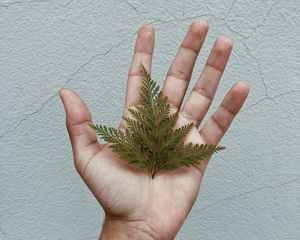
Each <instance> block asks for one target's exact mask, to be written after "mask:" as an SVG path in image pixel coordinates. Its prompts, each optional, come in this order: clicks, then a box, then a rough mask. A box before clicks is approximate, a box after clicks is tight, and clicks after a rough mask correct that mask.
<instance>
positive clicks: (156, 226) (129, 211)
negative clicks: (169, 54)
mask: <svg viewBox="0 0 300 240" xmlns="http://www.w3.org/2000/svg"><path fill="white" fill-rule="evenodd" d="M207 31H208V24H207V23H206V22H205V21H203V20H195V21H193V22H192V24H191V25H190V28H189V30H188V32H187V34H186V36H185V38H184V40H183V42H182V44H181V46H180V48H179V50H178V53H177V55H176V57H175V59H174V61H173V63H172V64H171V66H170V69H169V71H168V73H167V77H166V80H165V82H164V85H163V88H162V90H163V93H164V94H165V95H167V96H168V99H169V101H170V104H171V106H172V110H173V111H177V110H179V111H180V113H179V119H178V122H177V124H178V126H181V125H184V124H186V123H189V122H193V123H194V127H193V129H192V130H191V132H190V133H189V134H188V136H187V141H190V142H193V143H207V144H211V145H217V144H218V143H219V141H220V140H221V138H222V137H223V136H224V134H225V132H226V131H227V130H228V128H229V126H230V124H231V122H232V120H233V118H234V117H235V115H236V114H237V113H238V112H239V110H240V108H241V107H242V105H243V103H244V101H245V99H246V97H247V95H248V92H249V87H248V85H247V84H246V83H245V82H243V81H240V82H237V83H236V84H235V85H234V86H233V87H232V88H231V89H230V90H229V92H228V93H227V95H226V96H225V97H224V99H223V101H222V103H221V105H220V106H219V108H218V109H217V110H216V112H215V113H214V114H213V115H212V116H211V117H210V118H209V119H208V121H207V122H206V123H205V124H204V125H203V127H202V128H201V129H198V127H199V125H200V123H201V121H202V120H203V118H204V116H205V114H206V113H207V111H208V108H209V107H210V105H211V102H212V100H213V98H214V95H215V93H216V89H217V86H218V84H219V81H220V78H221V76H222V73H223V71H224V69H225V66H226V63H227V61H228V58H229V55H230V52H231V49H232V41H231V40H230V39H229V38H227V37H225V36H221V37H219V38H218V39H217V40H216V41H215V44H214V46H213V48H212V50H211V53H210V55H209V57H208V60H207V63H206V65H205V67H204V69H203V71H202V73H201V75H200V76H199V79H198V81H197V83H196V85H195V86H194V88H193V91H192V92H191V94H190V96H189V97H188V99H187V101H186V102H185V104H184V105H183V107H181V106H182V101H183V98H184V95H185V93H186V90H187V87H188V84H189V81H190V78H191V75H192V70H193V67H194V64H195V61H196V58H197V56H198V53H199V51H200V49H201V47H202V44H203V42H204V39H205V37H206V34H207ZM153 48H154V28H153V27H152V26H151V25H145V26H142V27H141V28H140V30H139V33H138V36H137V40H136V45H135V52H134V56H133V59H132V64H131V66H130V69H129V74H128V83H127V92H126V100H125V105H124V112H123V115H128V111H127V110H126V109H128V107H130V106H133V105H137V104H138V103H139V88H140V85H141V82H142V77H143V76H142V71H141V67H140V63H143V64H144V66H145V67H146V69H147V70H148V71H149V72H150V69H151V60H152V53H153ZM60 96H61V99H62V101H63V104H64V107H65V111H66V116H67V117H66V118H67V128H68V132H69V135H70V139H71V143H72V149H73V156H74V163H75V167H76V169H77V171H78V172H79V174H80V175H81V177H82V178H83V180H84V181H85V183H86V184H87V186H88V187H89V188H90V190H91V191H92V192H93V194H94V195H95V197H96V198H97V200H98V201H99V203H100V204H101V206H102V207H103V209H104V211H105V221H104V226H103V230H102V233H101V236H100V239H173V238H174V237H175V235H176V233H177V232H178V230H179V229H180V227H181V226H182V224H183V222H184V220H185V218H186V217H187V215H188V213H189V211H190V209H191V208H192V206H193V204H194V201H195V199H196V198H197V195H198V192H199V187H200V183H201V179H202V177H203V174H204V171H205V168H206V166H207V163H208V160H209V159H206V160H205V161H201V162H200V163H199V165H198V166H197V167H191V168H188V167H184V168H180V169H178V170H175V171H165V170H163V171H160V172H159V173H158V174H157V175H156V176H155V178H154V179H151V178H150V177H149V175H148V173H147V172H146V171H143V170H141V169H139V168H137V167H135V166H134V165H129V164H128V163H127V162H125V161H124V160H122V159H119V158H118V156H117V155H116V154H115V153H114V152H112V150H111V149H110V148H109V147H108V145H107V144H100V143H98V141H97V137H96V135H95V132H94V130H92V129H91V128H90V127H89V126H88V122H89V121H92V118H91V114H90V112H89V110H88V108H87V107H86V105H85V104H84V103H83V101H82V100H81V99H80V98H79V96H78V95H76V94H75V93H74V92H72V91H71V90H68V89H64V90H62V91H61V92H60ZM124 127H125V124H124V122H123V120H121V122H120V126H119V128H120V129H124Z"/></svg>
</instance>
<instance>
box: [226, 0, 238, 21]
mask: <svg viewBox="0 0 300 240" xmlns="http://www.w3.org/2000/svg"><path fill="white" fill-rule="evenodd" d="M236 2H237V0H234V1H233V2H232V4H231V6H230V8H229V10H228V11H227V13H226V14H225V16H224V20H225V19H226V18H227V17H228V15H229V14H230V13H231V11H232V9H233V7H234V5H235V4H236Z"/></svg>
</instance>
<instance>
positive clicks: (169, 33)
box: [0, 0, 300, 240]
mask: <svg viewBox="0 0 300 240" xmlns="http://www.w3.org/2000/svg"><path fill="white" fill-rule="evenodd" d="M196 18H203V19H205V20H207V21H208V22H209V25H210V30H209V34H208V37H207V40H206V42H205V44H204V47H203V50H202V52H201V54H200V57H199V59H198V61H197V63H196V67H195V71H194V74H193V79H192V80H191V84H190V88H189V90H188V92H189V91H190V89H191V88H192V86H193V84H195V82H196V80H197V76H198V75H199V73H200V71H201V69H202V67H203V64H204V63H205V61H206V57H207V56H208V54H209V50H210V47H211V46H212V44H213V41H214V40H215V39H216V37H217V36H218V35H221V34H225V35H227V36H229V37H231V38H232V39H233V42H234V49H233V52H232V55H231V58H230V61H229V63H228V65H227V69H226V71H225V73H224V76H223V78H222V82H221V84H220V87H219V90H218V94H217V96H216V98H215V101H214V103H213V105H212V110H214V109H215V108H216V106H217V105H218V104H219V103H220V101H221V99H222V97H223V96H224V94H225V92H226V91H227V90H228V88H229V87H230V86H231V85H232V84H233V83H234V82H236V81H237V80H240V79H244V80H246V81H247V82H248V83H249V85H250V88H251V91H250V95H249V98H248V99H247V102H246V104H245V106H244V107H243V109H242V111H241V113H240V114H239V116H238V117H237V119H236V120H235V121H234V124H233V125H232V127H231V128H230V131H229V133H228V134H227V135H226V136H225V137H224V139H223V140H222V144H223V145H225V146H227V149H226V151H224V152H222V153H220V154H218V155H216V156H215V157H214V158H213V160H212V161H211V162H210V164H209V167H208V169H207V172H206V175H205V177H204V179H203V184H202V187H201V191H200V195H199V196H198V198H197V200H196V202H195V205H194V207H193V208H192V211H191V213H190V215H189V216H188V218H187V220H186V222H185V224H184V225H183V227H182V228H181V230H180V232H179V233H178V235H177V238H176V239H192V240H193V239H207V240H210V239H230V240H235V239H236V240H238V239H245V240H248V239H249V240H252V239H280V240H284V239H286V240H287V239H289V240H296V239H300V230H299V225H300V195H299V192H300V161H299V160H300V157H299V156H300V150H299V147H298V142H299V139H300V118H299V115H300V80H299V76H300V60H299V53H300V45H299V42H300V24H299V23H300V2H299V1H283V0H264V1H258V0H249V1H242V0H231V1H228V0H220V1H216V0H207V1H201V0H199V1H186V0H182V1H162V0H155V1H136V0H124V1H121V0H120V1H116V0H114V1H94V0H91V1H90V0H65V1H63V0H62V1H59V0H18V1H13V0H0V49H1V50H0V80H1V88H0V99H1V104H0V119H1V127H0V181H1V185H0V194H1V198H0V239H1V240H2V239H3V240H6V239H54V240H55V239H78V240H79V239H96V238H97V237H98V235H99V232H100V230H101V224H102V221H103V216H104V214H103V211H102V209H101V208H100V206H99V205H98V203H97V202H96V200H95V199H94V197H93V196H92V194H91V193H90V191H89V190H88V189H87V187H86V186H85V185H84V183H83V182H82V181H81V179H80V177H79V176H78V175H77V173H76V170H75V169H74V166H73V161H72V152H71V147H70V143H69V140H68V135H67V132H66V129H65V114H64V111H63V106H62V104H61V102H60V99H59V97H58V91H59V90H60V89H61V88H63V87H68V88H72V89H74V90H75V91H76V92H77V93H78V94H80V96H81V97H82V98H83V99H84V101H85V102H86V103H87V105H88V106H89V108H90V109H91V111H92V114H93V118H94V119H95V121H97V122H102V123H104V124H107V125H112V126H117V124H118V123H119V118H120V116H121V113H122V108H123V101H124V97H125V96H124V93H125V87H126V80H127V79H126V76H127V71H128V67H129V65H130V61H131V57H132V51H133V47H134V40H135V38H136V33H137V30H138V28H139V27H140V26H141V25H142V24H144V23H152V24H153V25H154V26H155V28H156V46H155V52H154V57H153V77H154V78H155V79H157V80H158V82H159V83H160V84H162V83H163V78H162V76H164V75H165V74H166V71H167V68H168V66H169V64H170V62H171V61H172V59H173V58H174V56H175V53H176V50H177V48H178V46H179V44H180V42H181V39H182V38H183V36H184V34H185V31H186V30H187V28H188V25H189V24H190V23H191V21H192V20H193V19H196ZM212 110H211V111H210V113H211V112H212Z"/></svg>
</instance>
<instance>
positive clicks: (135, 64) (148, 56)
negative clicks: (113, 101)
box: [124, 25, 155, 109]
mask: <svg viewBox="0 0 300 240" xmlns="http://www.w3.org/2000/svg"><path fill="white" fill-rule="evenodd" d="M154 35H155V32H154V28H153V26H152V25H144V26H142V27H141V28H140V29H139V32H138V35H137V39H136V43H135V48H134V54H133V58H132V63H131V66H130V68H129V72H128V81H127V89H126V99H125V107H124V109H126V108H128V107H130V106H134V105H136V104H138V103H139V97H140V96H139V92H140V91H139V90H140V87H141V83H142V80H143V71H142V68H141V63H142V64H143V65H144V66H145V68H146V70H147V71H148V72H151V62H152V54H153V49H154V38H155V36H154Z"/></svg>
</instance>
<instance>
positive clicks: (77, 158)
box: [59, 89, 101, 175]
mask: <svg viewBox="0 0 300 240" xmlns="http://www.w3.org/2000/svg"><path fill="white" fill-rule="evenodd" d="M59 95H60V98H61V100H62V102H63V105H64V108H65V112H66V125H67V129H68V133H69V137H70V141H71V144H72V150H73V157H74V163H75V167H76V169H77V171H78V172H79V173H80V174H81V175H83V174H84V170H85V168H86V166H87V164H88V162H89V161H90V160H91V159H92V157H93V156H95V154H96V153H97V152H99V151H100V150H101V145H100V144H99V143H98V141H97V137H96V134H95V131H94V130H93V129H91V128H90V127H89V126H88V123H89V122H91V121H92V117H91V113H90V111H89V109H88V108H87V106H86V105H85V104H84V102H83V101H82V100H81V98H80V97H79V96H78V95H77V94H76V93H75V92H73V91H72V90H70V89H63V90H61V91H60V92H59Z"/></svg>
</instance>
